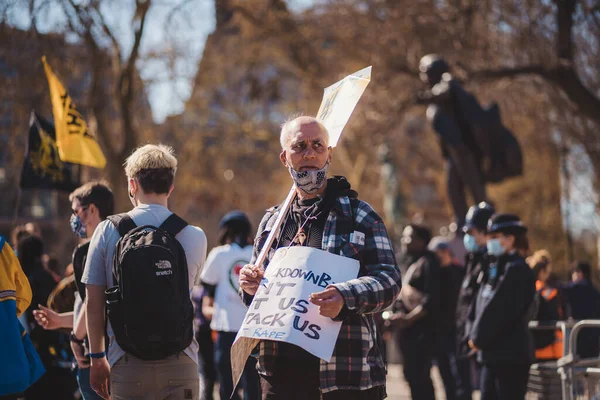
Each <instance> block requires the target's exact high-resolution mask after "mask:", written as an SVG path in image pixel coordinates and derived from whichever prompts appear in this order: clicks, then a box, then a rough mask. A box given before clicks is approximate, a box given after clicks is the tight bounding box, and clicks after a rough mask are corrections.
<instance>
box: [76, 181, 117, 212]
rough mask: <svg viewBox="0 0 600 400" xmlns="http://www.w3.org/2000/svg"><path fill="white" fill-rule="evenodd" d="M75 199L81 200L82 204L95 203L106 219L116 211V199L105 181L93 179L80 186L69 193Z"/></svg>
mask: <svg viewBox="0 0 600 400" xmlns="http://www.w3.org/2000/svg"><path fill="white" fill-rule="evenodd" d="M73 199H77V200H79V203H81V205H82V206H87V205H90V204H93V205H95V206H96V208H97V209H98V211H99V213H100V218H101V219H106V217H108V216H109V215H113V214H114V212H115V199H114V196H113V193H112V191H111V190H110V187H109V186H108V183H106V182H105V181H92V182H88V183H86V184H85V185H82V186H80V187H78V188H77V189H75V190H74V191H73V192H72V193H71V194H70V195H69V200H70V201H73Z"/></svg>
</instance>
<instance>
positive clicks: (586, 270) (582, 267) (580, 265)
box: [571, 261, 592, 281]
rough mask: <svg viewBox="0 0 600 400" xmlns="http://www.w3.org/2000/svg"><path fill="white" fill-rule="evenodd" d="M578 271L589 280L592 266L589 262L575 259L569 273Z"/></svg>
mask: <svg viewBox="0 0 600 400" xmlns="http://www.w3.org/2000/svg"><path fill="white" fill-rule="evenodd" d="M576 271H579V272H581V273H582V274H583V276H584V278H585V279H587V280H588V281H589V280H591V277H592V267H591V265H590V263H588V262H585V261H575V262H574V263H573V266H572V267H571V273H573V272H576Z"/></svg>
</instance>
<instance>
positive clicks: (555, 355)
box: [535, 281, 564, 360]
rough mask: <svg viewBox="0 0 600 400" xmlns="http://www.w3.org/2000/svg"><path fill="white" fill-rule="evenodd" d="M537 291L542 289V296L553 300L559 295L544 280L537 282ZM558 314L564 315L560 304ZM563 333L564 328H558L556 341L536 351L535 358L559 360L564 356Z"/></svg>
mask: <svg viewBox="0 0 600 400" xmlns="http://www.w3.org/2000/svg"><path fill="white" fill-rule="evenodd" d="M535 288H536V290H537V291H540V290H541V291H542V292H541V294H542V297H543V298H544V299H546V300H547V301H550V300H553V299H554V298H556V296H558V290H556V289H555V288H551V287H545V286H544V282H542V281H537V282H536V283H535ZM558 315H560V316H561V317H562V309H561V307H560V305H559V307H558ZM563 339H564V338H563V333H562V330H560V329H557V330H556V333H555V335H554V343H552V344H550V345H548V346H546V347H544V348H542V349H538V350H536V351H535V358H537V359H538V360H557V359H559V358H561V357H562V356H563V346H564V344H563Z"/></svg>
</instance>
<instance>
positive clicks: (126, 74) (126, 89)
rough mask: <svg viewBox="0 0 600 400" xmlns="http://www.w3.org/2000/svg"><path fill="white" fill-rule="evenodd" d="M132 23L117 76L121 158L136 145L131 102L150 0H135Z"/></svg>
mask: <svg viewBox="0 0 600 400" xmlns="http://www.w3.org/2000/svg"><path fill="white" fill-rule="evenodd" d="M135 3H136V10H135V16H134V18H133V24H134V40H133V47H132V48H131V53H129V57H128V59H127V62H126V64H125V68H123V69H122V70H121V74H120V77H119V86H118V89H119V94H120V95H119V103H120V107H121V114H122V118H123V134H124V140H123V149H122V153H121V158H124V157H125V156H126V155H127V154H128V153H130V152H131V150H132V149H133V148H134V147H135V146H136V143H137V136H136V134H135V129H134V127H133V116H132V115H131V104H132V102H133V94H134V92H135V90H134V85H135V63H136V61H137V60H138V57H139V53H140V43H141V41H142V36H143V34H144V27H145V25H146V16H147V15H148V10H149V9H150V5H151V4H152V1H151V0H136V2H135Z"/></svg>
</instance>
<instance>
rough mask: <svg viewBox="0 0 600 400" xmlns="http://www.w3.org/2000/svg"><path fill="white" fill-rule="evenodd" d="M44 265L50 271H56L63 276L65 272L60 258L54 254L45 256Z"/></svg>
mask: <svg viewBox="0 0 600 400" xmlns="http://www.w3.org/2000/svg"><path fill="white" fill-rule="evenodd" d="M42 259H43V261H44V265H45V266H46V268H48V270H49V271H52V272H54V273H55V274H56V275H58V276H60V277H63V276H64V274H65V268H64V267H63V266H61V265H60V264H59V262H58V258H57V257H56V255H54V254H48V255H45V256H44V257H43V258H42Z"/></svg>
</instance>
